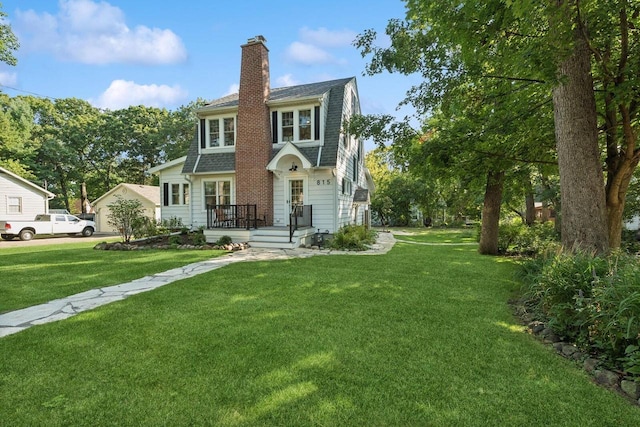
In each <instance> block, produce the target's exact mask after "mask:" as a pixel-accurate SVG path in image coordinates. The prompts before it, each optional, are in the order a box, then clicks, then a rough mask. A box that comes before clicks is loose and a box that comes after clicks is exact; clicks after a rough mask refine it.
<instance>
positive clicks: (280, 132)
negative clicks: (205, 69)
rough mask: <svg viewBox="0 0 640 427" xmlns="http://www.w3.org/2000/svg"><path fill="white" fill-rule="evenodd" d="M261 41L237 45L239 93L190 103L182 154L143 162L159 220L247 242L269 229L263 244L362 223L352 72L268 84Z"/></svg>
mask: <svg viewBox="0 0 640 427" xmlns="http://www.w3.org/2000/svg"><path fill="white" fill-rule="evenodd" d="M265 42H266V40H265V39H264V38H263V37H262V36H257V37H254V38H252V39H250V40H249V41H248V42H247V43H246V44H245V45H243V46H242V59H241V72H240V86H239V92H238V93H236V94H232V95H229V96H226V97H224V98H220V99H217V100H214V101H212V102H211V103H209V104H207V105H205V106H204V107H202V108H200V109H199V110H198V111H197V115H198V123H197V134H196V138H195V139H194V141H193V143H192V145H191V147H190V149H189V152H188V154H187V156H186V157H182V158H180V159H176V160H173V161H171V162H168V163H166V164H164V165H159V166H156V167H154V168H152V169H150V172H151V173H155V174H158V175H159V180H160V188H161V192H162V197H161V199H162V218H163V220H165V219H170V218H171V217H180V218H182V222H183V224H184V225H185V226H190V227H192V228H199V227H204V228H206V231H205V234H206V235H207V239H208V240H209V241H213V240H215V239H216V238H217V237H218V236H220V235H225V234H226V235H230V236H231V237H232V238H234V240H240V239H242V240H248V241H249V242H250V243H252V244H254V246H259V243H260V241H261V240H262V241H266V240H269V239H268V238H266V237H264V234H266V233H270V234H271V235H272V236H273V238H272V239H271V240H272V241H271V242H267V243H268V244H265V245H264V246H267V245H271V246H276V242H284V243H287V245H288V244H289V243H290V241H291V243H290V244H291V245H296V244H300V243H303V242H308V241H309V236H311V235H313V234H314V233H315V232H316V231H317V230H320V231H321V232H328V233H334V232H335V231H337V230H338V229H339V228H340V227H342V226H343V225H346V224H363V223H368V218H369V215H370V212H369V205H368V203H367V202H368V200H369V197H368V192H369V191H373V182H372V179H371V175H370V174H369V173H368V171H367V169H366V168H365V165H364V148H363V142H362V141H360V140H359V139H357V138H355V137H354V136H353V135H350V134H348V133H347V132H346V131H345V130H344V128H345V124H346V121H347V120H348V119H349V118H350V117H351V116H352V115H354V114H360V98H359V95H358V87H357V85H356V79H355V77H349V78H345V79H339V80H332V81H325V82H319V83H310V84H304V85H299V86H290V87H284V88H274V89H271V88H270V81H269V58H268V49H267V47H266V45H265ZM356 193H357V195H358V197H357V200H355V201H354V196H355V195H356ZM294 228H296V229H298V231H296V239H297V240H293V239H292V238H291V236H290V235H289V233H290V232H292V231H291V230H293V229H294ZM265 229H266V230H265ZM277 232H279V233H280V234H278V233H277ZM276 235H277V236H276ZM282 236H286V239H285V238H284V237H282ZM285 240H286V242H285ZM287 245H281V246H287Z"/></svg>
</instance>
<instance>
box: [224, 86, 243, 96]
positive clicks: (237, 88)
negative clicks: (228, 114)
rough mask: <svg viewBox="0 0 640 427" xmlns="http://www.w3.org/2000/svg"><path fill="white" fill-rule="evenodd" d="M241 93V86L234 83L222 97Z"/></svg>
mask: <svg viewBox="0 0 640 427" xmlns="http://www.w3.org/2000/svg"><path fill="white" fill-rule="evenodd" d="M239 91H240V85H239V84H238V83H234V84H232V85H230V86H229V88H228V89H227V91H226V92H225V93H224V94H223V95H222V96H227V95H233V94H234V93H238V92H239Z"/></svg>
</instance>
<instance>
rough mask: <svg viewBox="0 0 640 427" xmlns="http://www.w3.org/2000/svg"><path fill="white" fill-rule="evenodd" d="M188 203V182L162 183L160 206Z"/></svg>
mask: <svg viewBox="0 0 640 427" xmlns="http://www.w3.org/2000/svg"><path fill="white" fill-rule="evenodd" d="M188 204H189V184H186V183H184V184H180V183H168V182H165V183H164V184H163V185H162V206H180V205H188Z"/></svg>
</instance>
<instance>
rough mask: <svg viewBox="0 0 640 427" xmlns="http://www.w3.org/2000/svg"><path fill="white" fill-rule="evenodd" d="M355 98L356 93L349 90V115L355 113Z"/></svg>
mask: <svg viewBox="0 0 640 427" xmlns="http://www.w3.org/2000/svg"><path fill="white" fill-rule="evenodd" d="M356 101H357V98H356V93H355V92H354V91H351V115H354V114H357V113H358V112H357V110H356V107H357V103H356Z"/></svg>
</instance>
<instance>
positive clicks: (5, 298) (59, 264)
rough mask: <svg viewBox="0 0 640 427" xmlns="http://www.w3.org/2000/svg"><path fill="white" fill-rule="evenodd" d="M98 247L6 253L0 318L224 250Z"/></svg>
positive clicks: (1, 260)
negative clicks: (107, 249) (9, 313)
mask: <svg viewBox="0 0 640 427" xmlns="http://www.w3.org/2000/svg"><path fill="white" fill-rule="evenodd" d="M95 245H96V242H84V243H67V244H53V245H47V246H33V247H15V248H2V250H0V278H1V279H0V313H4V312H7V311H11V310H17V309H20V308H24V307H29V306H31V305H37V304H42V303H45V302H47V301H51V300H54V299H57V298H62V297H65V296H69V295H73V294H76V293H80V292H84V291H86V290H89V289H95V288H102V287H105V286H111V285H117V284H120V283H125V282H128V281H131V280H134V279H137V278H140V277H144V276H147V275H150V274H155V273H159V272H162V271H165V270H169V269H172V268H176V267H180V266H183V265H186V264H190V263H192V262H198V261H204V260H206V259H210V258H213V257H216V256H220V255H221V254H223V253H225V252H223V251H211V250H208V251H177V250H164V251H160V250H154V251H126V252H123V251H96V250H93V247H94V246H95Z"/></svg>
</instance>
